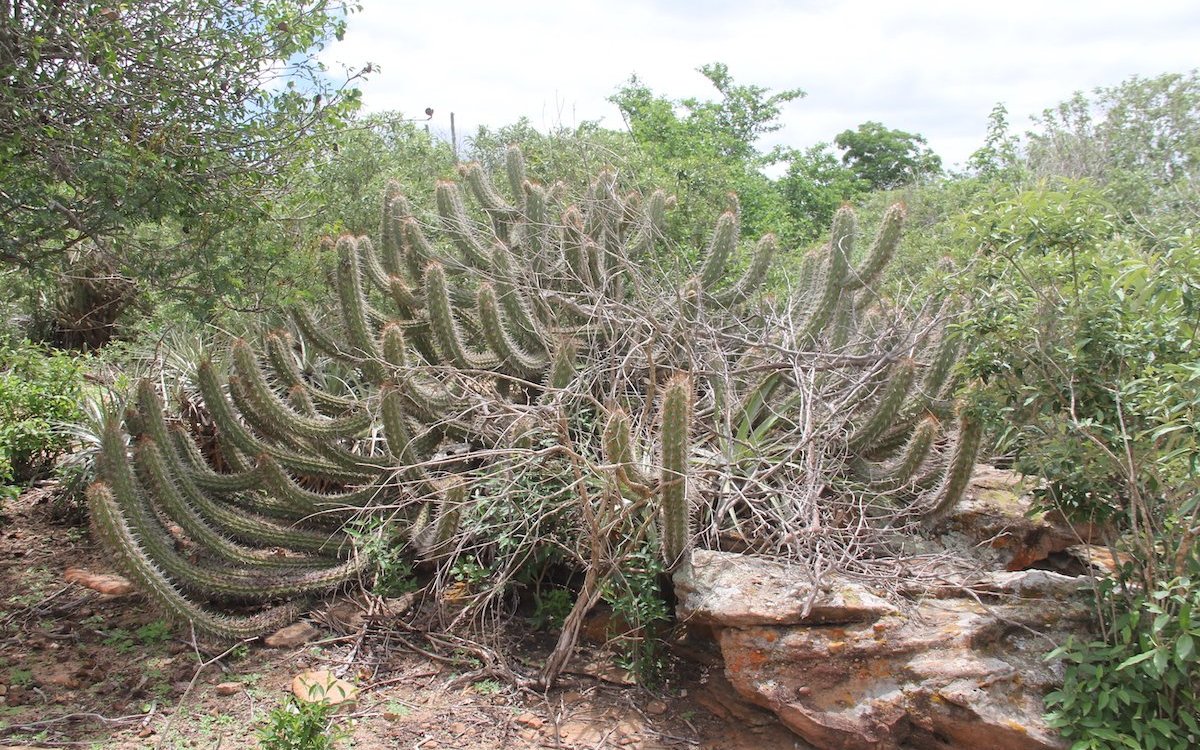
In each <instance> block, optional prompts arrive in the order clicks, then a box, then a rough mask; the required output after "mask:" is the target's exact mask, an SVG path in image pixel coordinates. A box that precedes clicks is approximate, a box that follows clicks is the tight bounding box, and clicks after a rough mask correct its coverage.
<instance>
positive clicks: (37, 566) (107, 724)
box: [0, 487, 804, 750]
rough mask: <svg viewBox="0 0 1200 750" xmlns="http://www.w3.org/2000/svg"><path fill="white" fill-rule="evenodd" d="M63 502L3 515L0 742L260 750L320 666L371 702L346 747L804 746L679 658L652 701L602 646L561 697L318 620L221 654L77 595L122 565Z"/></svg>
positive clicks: (531, 655)
mask: <svg viewBox="0 0 1200 750" xmlns="http://www.w3.org/2000/svg"><path fill="white" fill-rule="evenodd" d="M51 498H52V488H48V487H47V488H41V489H35V490H32V491H30V492H27V493H25V494H24V495H23V496H22V497H21V498H20V499H19V500H17V501H14V502H11V503H8V504H6V505H4V506H2V507H0V747H3V746H10V745H11V746H22V745H23V746H34V747H85V748H94V749H96V750H124V749H126V748H254V747H257V746H258V732H259V731H260V730H261V728H262V727H264V726H265V725H266V724H267V723H268V722H269V721H270V718H271V715H272V711H275V710H276V709H278V708H279V707H280V706H282V705H284V704H285V703H286V702H288V695H289V690H290V686H291V682H292V679H293V677H294V676H295V675H297V674H299V673H301V672H303V671H305V670H314V669H324V670H330V671H332V672H334V673H335V674H336V675H338V676H339V677H343V678H344V679H346V680H348V681H350V682H352V683H354V684H355V685H356V686H357V688H358V690H359V697H358V700H357V701H356V703H355V704H354V706H353V708H352V709H348V710H345V711H343V712H341V713H340V715H339V716H338V718H337V720H336V725H337V727H339V728H340V729H341V730H344V731H345V733H346V736H345V737H344V738H343V739H342V740H341V741H340V742H339V743H338V745H337V746H338V747H339V748H355V749H364V750H375V749H377V748H378V749H382V748H420V749H421V750H434V749H435V748H509V747H513V748H564V749H574V748H608V747H615V748H632V749H635V750H636V749H637V748H644V749H645V750H651V749H655V748H721V750H751V749H752V748H754V749H758V748H762V749H765V750H770V749H772V748H798V747H804V746H803V745H802V744H800V743H798V742H797V741H796V740H795V739H794V736H793V735H791V734H790V733H789V732H787V731H786V730H784V729H782V728H780V727H779V726H778V725H777V724H776V723H775V722H774V721H773V720H772V719H771V718H770V717H769V716H768V715H767V714H765V713H763V712H761V711H758V710H757V709H754V708H751V707H748V706H746V705H744V704H742V703H741V702H740V701H738V700H737V699H736V697H735V696H734V695H733V693H732V691H731V690H730V689H729V687H728V685H727V683H725V680H724V677H723V676H722V675H721V669H720V666H719V665H718V664H713V663H707V664H706V663H705V661H706V659H707V657H706V656H705V654H703V653H700V654H699V657H698V660H690V661H684V660H677V661H676V663H675V665H674V667H673V669H672V672H671V674H670V675H669V676H668V678H667V680H666V682H665V684H664V685H663V686H662V687H661V688H660V689H658V690H656V691H654V692H651V691H648V690H645V689H643V688H640V687H638V686H636V685H629V684H622V683H623V682H624V681H623V680H621V679H619V677H618V678H614V675H619V672H618V671H617V670H615V668H613V667H612V664H611V663H612V659H611V657H610V656H609V655H608V654H607V653H606V652H605V651H604V650H603V648H602V647H601V646H600V645H593V646H585V647H584V648H583V649H581V653H580V654H579V655H578V657H577V659H576V661H575V662H573V664H572V667H571V670H570V672H569V673H568V674H567V675H565V677H564V679H563V680H562V681H561V684H560V685H559V686H558V687H556V688H555V689H554V690H551V691H549V692H547V693H536V692H532V691H528V690H518V689H517V688H514V687H512V686H511V685H508V684H505V683H503V682H502V681H500V680H497V679H494V678H491V677H488V676H487V675H486V674H485V673H484V672H482V671H477V670H472V666H473V665H472V664H471V662H470V660H469V656H468V657H467V658H466V659H462V660H459V662H458V663H453V664H452V663H447V661H446V659H445V654H444V653H443V654H434V655H435V656H437V657H439V658H436V659H434V658H430V657H429V656H426V655H423V654H420V653H417V652H416V651H414V650H412V649H410V648H405V647H403V646H402V645H401V644H400V643H399V642H398V640H397V638H395V637H389V636H388V635H387V632H386V631H384V630H383V629H382V628H370V627H369V628H367V629H366V630H363V629H361V628H360V629H359V630H358V631H357V632H353V631H352V632H349V633H343V632H338V631H337V630H336V628H334V627H331V626H330V621H329V618H322V617H320V613H319V612H318V613H317V615H315V616H313V617H312V618H310V619H311V620H312V621H313V623H314V624H315V625H316V626H317V628H318V630H319V631H320V632H319V634H318V635H317V636H316V638H315V639H314V640H312V641H310V642H308V643H306V644H304V645H302V646H298V647H293V648H280V649H270V648H266V647H264V646H261V645H258V644H251V645H248V646H242V647H239V648H236V649H234V650H232V651H231V652H230V653H228V654H225V655H224V656H223V657H222V658H219V659H215V658H214V657H215V656H217V655H218V654H212V653H210V654H203V653H201V652H200V651H198V650H197V648H196V646H195V645H194V644H193V643H192V642H191V641H190V639H189V638H188V637H187V635H186V634H185V633H181V632H179V631H177V630H172V629H171V628H169V627H168V626H167V625H166V624H165V623H164V622H163V621H162V620H160V619H159V618H158V617H157V615H156V614H155V613H154V612H152V611H151V610H150V609H149V608H148V606H147V605H146V602H145V601H144V600H143V599H142V598H141V597H140V596H138V595H136V594H132V595H126V596H115V597H114V596H106V595H103V594H99V593H97V592H95V591H92V590H90V589H86V588H83V587H80V586H77V585H74V584H69V583H66V582H65V581H64V579H63V574H64V571H65V570H66V569H67V568H70V567H81V568H86V569H88V570H92V571H96V572H105V571H109V570H111V568H112V566H111V564H110V563H109V562H108V561H106V560H105V558H104V555H103V553H102V550H99V549H97V548H96V547H95V546H94V545H93V543H92V541H91V539H90V536H89V534H88V532H87V529H86V527H81V526H78V525H71V524H69V523H65V522H62V521H56V520H55V519H54V518H53V515H54V514H53V513H52V512H51V508H52V505H53V503H52V502H51ZM513 625H514V626H515V627H514V628H513V629H514V630H518V631H523V630H528V628H527V627H526V626H525V624H524V623H519V622H515V623H513ZM409 645H417V644H415V643H413V642H412V641H410V642H409ZM417 647H418V648H420V646H419V645H418V646H417ZM546 651H548V649H546V648H545V647H544V646H542V647H539V645H538V644H532V645H531V644H529V643H528V642H524V643H516V642H511V652H510V658H512V657H511V654H513V653H519V654H520V656H519V657H518V658H519V659H520V661H521V663H524V664H530V663H536V661H537V660H538V659H539V657H541V656H543V655H544V654H545V653H546ZM202 665H203V666H202ZM6 743H7V744H6Z"/></svg>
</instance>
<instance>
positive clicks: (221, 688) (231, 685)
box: [213, 682, 242, 696]
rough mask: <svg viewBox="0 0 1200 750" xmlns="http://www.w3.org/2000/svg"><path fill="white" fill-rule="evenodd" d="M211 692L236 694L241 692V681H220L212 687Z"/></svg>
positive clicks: (223, 694) (226, 694) (225, 694)
mask: <svg viewBox="0 0 1200 750" xmlns="http://www.w3.org/2000/svg"><path fill="white" fill-rule="evenodd" d="M213 692H215V693H216V694H217V695H222V696H228V695H237V694H238V693H240V692H242V683H240V682H222V683H221V684H220V685H217V686H216V687H215V688H213Z"/></svg>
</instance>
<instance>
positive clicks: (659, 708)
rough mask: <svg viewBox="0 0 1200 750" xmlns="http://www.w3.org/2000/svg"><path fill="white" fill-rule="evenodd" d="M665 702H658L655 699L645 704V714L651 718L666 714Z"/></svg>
mask: <svg viewBox="0 0 1200 750" xmlns="http://www.w3.org/2000/svg"><path fill="white" fill-rule="evenodd" d="M667 708H668V707H667V703H666V701H661V700H658V699H657V698H656V699H654V700H652V701H650V702H649V703H647V704H646V713H648V714H650V715H651V716H662V715H663V714H665V713H666V712H667Z"/></svg>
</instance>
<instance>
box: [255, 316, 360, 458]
mask: <svg viewBox="0 0 1200 750" xmlns="http://www.w3.org/2000/svg"><path fill="white" fill-rule="evenodd" d="M233 364H234V369H235V370H236V371H237V373H238V375H239V376H240V377H241V380H242V383H243V384H244V385H245V386H246V396H247V397H248V399H249V401H250V403H251V404H252V405H253V407H254V410H255V411H256V412H257V413H258V414H260V415H261V416H262V417H263V418H265V419H267V420H268V421H270V422H271V423H272V424H273V425H276V426H277V427H278V428H279V429H281V430H283V432H285V433H286V434H289V435H296V436H299V437H303V438H307V439H310V440H326V439H333V438H351V437H354V436H356V435H358V434H360V433H362V431H363V430H365V429H367V428H368V427H369V426H370V425H371V415H370V413H368V412H367V411H366V410H363V409H358V410H356V411H355V412H351V413H349V414H346V415H344V416H340V417H336V418H332V419H330V418H325V417H309V416H305V415H303V414H300V413H297V412H296V411H294V410H293V409H292V408H291V407H290V406H289V405H288V404H287V403H285V402H284V401H283V399H281V398H279V396H278V394H276V393H275V391H274V390H273V389H272V388H271V386H270V384H269V383H267V379H266V377H265V376H264V375H263V373H262V370H261V369H260V368H259V365H258V360H257V358H256V357H255V356H254V352H253V350H252V349H251V348H250V345H249V344H247V343H246V342H245V341H244V340H242V339H237V340H236V341H234V343H233Z"/></svg>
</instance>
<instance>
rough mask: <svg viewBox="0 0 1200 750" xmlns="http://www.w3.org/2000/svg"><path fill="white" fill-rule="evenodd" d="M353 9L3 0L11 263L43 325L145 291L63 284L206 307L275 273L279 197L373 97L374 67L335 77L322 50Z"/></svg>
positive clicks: (111, 313)
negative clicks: (367, 76) (363, 77)
mask: <svg viewBox="0 0 1200 750" xmlns="http://www.w3.org/2000/svg"><path fill="white" fill-rule="evenodd" d="M353 9H354V6H353V4H352V3H348V2H341V1H338V0H267V1H263V2H259V1H255V2H232V3H231V2H226V1H224V0H200V1H199V2H195V1H193V0H152V1H150V2H139V3H124V4H121V3H101V2H71V3H62V2H53V1H51V0H17V1H16V2H12V3H5V4H4V5H3V10H2V11H0V80H3V81H4V85H3V86H0V184H3V185H4V186H5V188H4V192H3V201H2V202H0V220H2V221H3V222H4V225H5V227H6V231H5V233H4V236H3V238H2V239H0V269H3V270H4V271H6V272H12V271H14V270H16V271H19V274H11V273H10V275H9V276H8V278H7V279H5V283H4V284H3V288H2V291H3V293H4V294H5V295H11V296H12V297H14V298H17V297H19V298H21V299H23V300H24V305H25V307H26V309H27V311H29V312H30V313H31V314H33V315H34V317H35V319H36V318H37V317H38V316H39V315H40V316H41V317H42V320H40V321H37V320H35V322H41V323H43V324H45V325H44V326H43V327H42V328H41V329H39V328H38V327H36V326H35V327H34V328H33V329H31V333H32V334H33V335H39V336H40V335H41V332H42V331H45V330H46V329H47V328H49V329H50V332H51V333H53V331H54V328H55V327H58V326H60V325H61V324H63V323H65V324H66V326H67V329H68V331H69V330H70V325H71V323H72V321H75V320H80V321H88V325H87V326H86V327H85V331H86V330H91V329H95V328H96V325H95V322H92V321H91V320H90V319H91V318H92V317H95V316H96V314H97V313H102V316H101V317H102V321H101V322H103V323H105V324H106V325H105V326H104V328H109V327H111V323H112V322H114V321H115V320H116V318H117V315H118V314H119V312H120V310H121V309H122V308H124V307H127V306H128V305H129V304H130V302H131V298H130V297H129V296H128V295H127V294H121V295H116V296H112V295H111V294H108V295H103V294H102V295H99V296H97V297H96V298H95V299H94V300H93V301H92V305H93V307H92V309H90V310H79V309H72V308H71V307H70V306H69V302H70V300H72V299H74V300H77V301H78V300H80V299H81V298H80V296H79V295H76V294H66V295H63V294H60V291H62V290H64V288H67V287H70V286H72V285H77V284H78V283H79V280H84V281H86V280H88V279H106V278H111V279H117V280H121V279H124V280H130V279H137V280H138V281H139V282H141V285H142V292H143V294H146V295H147V297H146V298H145V299H143V300H142V302H143V303H144V304H145V305H146V306H147V308H150V307H152V306H153V305H154V304H155V303H156V302H157V301H158V300H159V299H161V298H167V299H169V300H171V301H172V302H173V303H175V304H184V305H186V306H187V308H188V310H189V312H190V313H193V314H194V315H195V317H198V318H200V319H202V320H212V319H213V318H214V317H215V315H216V312H217V310H218V309H219V308H220V307H221V306H223V305H227V306H238V307H245V306H246V301H245V300H244V299H241V298H242V297H243V296H250V295H251V294H253V293H254V292H255V290H261V289H269V288H271V286H272V282H274V281H275V279H274V278H273V274H272V271H273V269H274V268H275V267H276V266H277V265H279V264H280V263H281V261H282V260H283V258H285V257H286V249H287V248H285V247H281V246H279V245H277V244H271V243H268V242H264V241H263V239H264V238H265V237H267V236H269V234H268V233H265V232H264V229H266V228H267V226H268V225H269V219H270V217H271V216H272V212H273V205H274V202H275V201H276V200H278V199H279V197H280V194H281V192H282V190H283V189H284V187H285V185H286V184H287V182H288V181H289V179H290V176H291V175H292V173H293V172H294V170H295V168H296V166H297V165H298V164H301V163H303V162H304V161H305V160H306V159H307V158H308V155H309V154H310V153H312V152H313V151H312V149H313V147H314V146H316V145H317V144H318V143H319V141H318V140H317V139H316V137H315V136H317V135H319V134H321V133H324V132H327V131H328V130H329V129H331V128H336V127H337V126H338V125H339V124H340V123H341V122H342V121H343V119H344V118H345V117H346V116H347V115H348V114H349V113H350V112H351V111H353V110H354V109H355V108H356V107H357V104H358V96H359V95H358V91H357V89H355V88H354V87H353V83H354V81H355V80H356V79H357V78H358V77H359V76H360V73H357V72H348V73H347V74H346V75H345V76H344V77H342V78H341V79H340V80H339V79H335V78H334V77H331V76H330V75H329V74H328V73H327V72H326V71H325V68H324V66H323V65H322V64H321V63H319V62H317V60H316V55H317V54H318V53H319V52H320V50H321V49H322V48H323V47H324V46H325V45H326V44H327V43H328V42H329V41H330V40H331V39H333V38H335V37H338V38H340V36H341V34H342V32H343V30H344V26H345V22H346V16H347V14H348V13H349V12H351V11H352V10H353ZM368 67H369V66H368ZM270 233H274V228H271V230H270ZM95 269H102V270H101V271H100V272H98V273H97V271H96V270H95ZM67 291H69V290H67ZM108 291H109V292H112V291H113V290H111V289H110V290H108ZM60 303H68V304H66V305H62V306H60ZM47 312H50V313H53V314H51V315H46V314H45V313H47ZM110 333H111V331H105V332H104V333H102V338H104V339H106V337H107V335H109V334H110ZM47 340H50V339H47ZM65 343H67V344H72V343H73V342H72V341H69V340H68V341H66V342H65ZM85 343H87V344H88V345H92V346H94V345H96V344H97V343H103V340H101V341H96V340H88V341H86V342H85Z"/></svg>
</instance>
